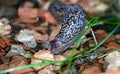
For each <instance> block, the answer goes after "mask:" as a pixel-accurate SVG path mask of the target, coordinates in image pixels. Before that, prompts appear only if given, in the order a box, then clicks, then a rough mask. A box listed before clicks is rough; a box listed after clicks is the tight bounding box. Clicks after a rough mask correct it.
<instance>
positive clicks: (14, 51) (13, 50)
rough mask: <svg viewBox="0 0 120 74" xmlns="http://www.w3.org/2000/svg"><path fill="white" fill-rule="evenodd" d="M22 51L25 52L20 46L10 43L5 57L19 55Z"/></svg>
mask: <svg viewBox="0 0 120 74" xmlns="http://www.w3.org/2000/svg"><path fill="white" fill-rule="evenodd" d="M24 53H26V52H25V50H24V49H23V47H22V46H19V45H15V44H13V45H11V48H10V50H9V52H8V53H7V54H6V57H8V58H10V57H13V56H15V55H21V54H24Z"/></svg>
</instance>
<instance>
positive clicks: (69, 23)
mask: <svg viewBox="0 0 120 74" xmlns="http://www.w3.org/2000/svg"><path fill="white" fill-rule="evenodd" d="M85 23H86V18H85V12H84V9H83V8H82V7H81V6H80V5H77V4H71V5H67V6H65V7H64V18H63V21H62V27H61V29H60V31H59V33H58V34H57V36H56V38H55V40H54V41H52V42H51V44H52V45H53V46H55V47H56V49H55V50H53V51H52V52H53V54H60V53H62V52H64V51H65V50H67V48H69V47H70V46H71V45H72V44H74V42H75V41H76V40H77V39H78V37H79V35H80V34H81V33H82V31H83V30H84V29H85Z"/></svg>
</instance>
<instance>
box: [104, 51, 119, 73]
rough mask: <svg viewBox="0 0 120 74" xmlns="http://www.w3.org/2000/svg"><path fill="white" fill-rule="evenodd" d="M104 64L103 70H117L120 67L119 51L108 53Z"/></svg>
mask: <svg viewBox="0 0 120 74" xmlns="http://www.w3.org/2000/svg"><path fill="white" fill-rule="evenodd" d="M104 65H105V66H106V69H105V71H107V72H111V71H117V70H119V69H120V52H118V51H114V52H111V53H109V54H108V56H107V57H105V63H104Z"/></svg>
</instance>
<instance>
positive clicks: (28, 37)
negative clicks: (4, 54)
mask: <svg viewBox="0 0 120 74" xmlns="http://www.w3.org/2000/svg"><path fill="white" fill-rule="evenodd" d="M33 35H34V31H33V30H27V29H24V30H21V31H20V33H19V34H18V35H16V40H18V41H19V42H22V43H23V44H24V45H25V46H27V47H30V48H35V47H36V46H37V43H36V41H35V38H34V36H33Z"/></svg>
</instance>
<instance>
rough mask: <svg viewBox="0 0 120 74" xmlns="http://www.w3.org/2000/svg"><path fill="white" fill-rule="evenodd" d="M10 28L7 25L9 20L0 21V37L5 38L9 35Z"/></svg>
mask: <svg viewBox="0 0 120 74" xmlns="http://www.w3.org/2000/svg"><path fill="white" fill-rule="evenodd" d="M10 32H11V26H10V25H9V20H8V19H6V18H2V19H0V35H2V36H6V35H8V34H10Z"/></svg>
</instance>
